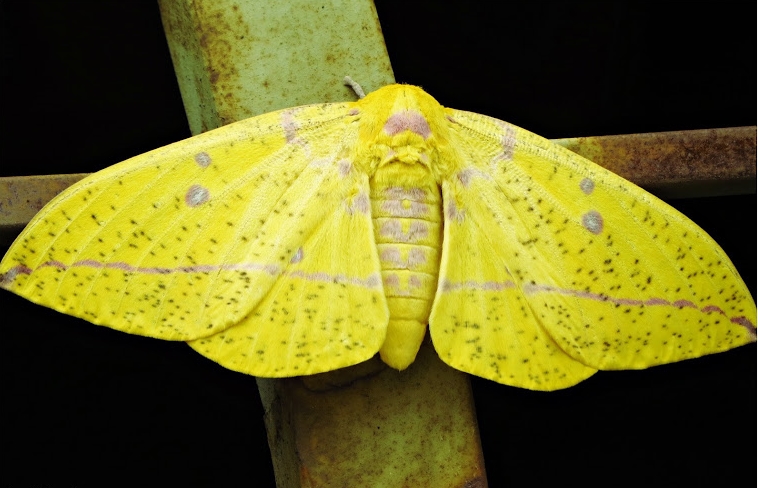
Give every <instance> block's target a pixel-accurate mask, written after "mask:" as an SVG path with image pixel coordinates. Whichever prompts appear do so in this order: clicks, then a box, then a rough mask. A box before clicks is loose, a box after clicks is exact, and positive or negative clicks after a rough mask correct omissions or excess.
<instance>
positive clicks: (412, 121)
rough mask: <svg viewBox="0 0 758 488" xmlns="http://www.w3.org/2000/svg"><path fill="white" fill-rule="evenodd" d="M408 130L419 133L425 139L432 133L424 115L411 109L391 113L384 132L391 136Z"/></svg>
mask: <svg viewBox="0 0 758 488" xmlns="http://www.w3.org/2000/svg"><path fill="white" fill-rule="evenodd" d="M406 130H409V131H411V132H413V133H414V134H418V135H420V136H421V137H423V138H424V139H426V138H428V137H429V136H430V135H432V129H430V128H429V124H428V123H427V121H426V119H425V118H424V116H423V115H421V114H420V113H418V112H413V111H411V110H403V111H402V112H398V113H396V114H392V115H390V118H389V119H387V123H386V124H384V132H386V133H387V134H388V135H390V136H394V135H396V134H400V133H401V132H405V131H406Z"/></svg>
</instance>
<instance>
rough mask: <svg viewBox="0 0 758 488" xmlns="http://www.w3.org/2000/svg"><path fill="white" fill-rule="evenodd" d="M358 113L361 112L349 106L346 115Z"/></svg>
mask: <svg viewBox="0 0 758 488" xmlns="http://www.w3.org/2000/svg"><path fill="white" fill-rule="evenodd" d="M359 113H361V111H360V110H358V109H357V108H351V109H350V111H349V112H348V113H347V114H348V115H358V114H359Z"/></svg>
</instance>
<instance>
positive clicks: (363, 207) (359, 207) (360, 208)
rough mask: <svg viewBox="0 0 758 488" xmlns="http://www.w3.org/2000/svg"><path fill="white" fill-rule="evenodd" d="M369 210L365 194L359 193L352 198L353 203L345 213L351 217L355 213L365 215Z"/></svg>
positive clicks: (369, 205) (369, 204) (369, 206)
mask: <svg viewBox="0 0 758 488" xmlns="http://www.w3.org/2000/svg"><path fill="white" fill-rule="evenodd" d="M370 208H371V203H370V201H369V198H368V195H366V194H365V193H359V194H358V195H356V196H355V198H353V202H352V203H351V204H350V206H349V207H348V209H347V212H348V213H349V214H350V215H353V214H355V213H356V212H359V213H364V214H367V213H368V212H369V209H370Z"/></svg>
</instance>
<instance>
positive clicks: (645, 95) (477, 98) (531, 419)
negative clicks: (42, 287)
mask: <svg viewBox="0 0 758 488" xmlns="http://www.w3.org/2000/svg"><path fill="white" fill-rule="evenodd" d="M0 5H1V8H2V12H1V17H0V20H1V21H2V26H1V27H2V29H1V30H0V35H2V39H0V41H1V44H2V63H3V66H2V69H1V71H2V90H1V91H0V93H2V97H3V103H2V117H0V120H2V124H3V126H2V135H3V141H2V144H0V161H2V166H1V167H0V174H2V175H3V176H5V175H23V174H45V173H75V172H91V171H96V170H98V169H101V168H103V167H105V166H108V165H110V164H113V163H115V162H118V161H120V160H123V159H126V158H128V157H131V156H133V155H136V154H139V153H141V152H145V151H147V150H150V149H153V148H155V147H158V146H161V145H164V144H167V143H170V142H173V141H176V140H179V139H182V138H185V137H187V136H188V135H189V132H188V129H187V124H186V120H185V119H184V111H183V107H182V105H181V100H180V97H179V93H178V88H177V85H176V81H175V79H174V77H173V70H172V65H171V60H170V58H169V54H168V49H167V46H166V42H165V39H164V37H163V32H162V27H161V23H160V18H159V13H158V7H157V4H156V3H154V2H152V1H98V2H94V1H93V2H83V1H68V2H62V1H61V2H58V1H41V0H34V1H21V0H19V1H4V2H2V4H0ZM377 10H378V12H379V17H380V21H381V23H382V28H383V31H384V34H385V37H386V42H387V46H388V50H389V53H390V57H391V59H392V63H393V67H394V70H395V75H396V78H397V80H398V81H399V82H405V83H411V84H417V85H421V86H423V87H424V88H425V89H426V90H427V91H428V92H430V93H431V94H433V95H434V96H435V97H436V98H437V99H438V100H439V101H440V102H441V103H442V104H443V105H447V106H451V107H455V108H460V109H465V110H470V111H474V112H480V113H485V114H488V115H491V116H494V117H498V118H501V119H504V120H508V121H509V122H512V123H515V124H517V125H520V126H522V127H524V128H527V129H529V130H532V131H534V132H536V133H539V134H541V135H543V136H546V137H571V136H580V135H603V134H616V133H634V132H653V131H664V130H683V129H700V128H713V127H729V126H741V125H755V123H756V75H755V70H756V48H755V45H756V43H755V37H756V36H755V20H754V19H755V15H756V12H755V5H754V4H749V3H742V2H735V3H732V2H709V3H698V2H686V3H685V2H682V3H665V2H653V3H636V2H635V3H631V2H629V3H628V2H598V3H594V2H573V3H569V2H566V3H563V2H560V3H551V2H492V4H491V5H490V4H488V3H487V2H473V1H469V2H412V1H405V2H386V1H378V2H377ZM671 203H672V204H673V205H675V206H676V207H677V208H679V209H680V210H681V211H683V212H684V213H685V214H687V215H688V216H690V217H691V218H692V219H693V220H695V221H696V222H697V223H698V224H699V225H701V226H702V227H703V228H705V229H706V230H707V231H708V232H709V233H710V234H711V235H712V236H713V237H714V238H715V239H716V240H717V241H718V242H719V243H720V244H721V245H722V246H723V247H724V249H725V250H726V252H727V253H728V254H729V255H730V257H731V258H732V259H733V261H734V263H735V265H736V266H737V268H738V269H739V270H740V272H741V274H742V276H743V278H744V279H745V280H746V282H747V283H748V286H749V287H750V289H751V291H752V293H753V295H754V296H755V284H756V272H755V270H756V238H755V235H756V212H755V209H756V204H755V196H754V195H748V196H739V197H728V198H704V199H693V200H677V201H673V202H671ZM0 323H2V330H3V336H2V341H0V348H2V361H3V374H2V383H0V388H1V389H2V390H1V391H2V397H3V403H2V404H3V409H2V433H1V436H2V439H3V445H4V447H5V449H4V450H5V454H4V457H3V465H4V467H3V469H2V470H0V484H2V486H71V487H74V486H76V487H81V486H115V485H130V484H133V483H137V482H145V483H149V484H157V483H158V482H163V483H164V484H166V485H169V486H189V485H203V486H229V485H231V484H232V483H243V484H244V485H246V486H273V484H274V482H273V472H272V469H271V461H270V455H269V452H268V447H267V444H266V435H265V431H264V428H263V420H262V415H263V412H262V409H261V404H260V400H259V398H258V393H257V388H256V385H255V380H254V379H253V378H251V377H246V376H244V375H241V374H238V373H233V372H231V371H227V370H225V369H223V368H222V367H220V366H218V365H216V364H215V363H213V362H211V361H208V360H207V359H205V358H203V357H201V356H199V355H198V354H196V353H194V352H193V351H192V350H190V349H189V348H188V347H187V346H186V345H184V344H181V343H179V344H176V343H166V342H161V341H156V340H152V339H145V338H141V337H136V336H129V335H126V334H122V333H119V332H115V331H112V330H109V329H106V328H102V327H95V326H92V325H90V324H88V323H86V322H84V321H81V320H78V319H74V318H71V317H68V316H64V315H61V314H58V313H56V312H53V311H50V310H48V309H45V308H43V307H39V306H36V305H33V304H31V303H28V302H26V301H25V300H23V299H21V298H18V297H16V296H15V295H12V294H10V293H0ZM472 383H473V387H474V394H475V398H476V404H477V414H478V418H479V423H480V429H481V438H482V443H483V447H484V453H485V462H486V467H487V471H488V476H489V479H490V485H491V486H493V487H495V486H506V484H507V486H528V485H534V486H541V485H546V484H548V483H561V484H565V483H578V484H582V485H584V486H605V485H614V486H641V485H643V486H645V485H653V486H656V485H663V484H664V483H665V484H668V485H671V486H684V485H689V486H713V485H720V486H730V485H736V484H745V485H748V486H754V485H755V468H756V434H755V432H756V348H755V346H753V345H751V346H747V347H743V348H740V349H737V350H734V351H730V352H728V353H724V354H719V355H714V356H709V357H705V358H701V359H697V360H691V361H686V362H684V363H679V364H673V365H668V366H662V367H657V368H653V369H650V370H646V371H638V372H611V373H603V372H601V373H598V374H597V375H595V376H594V377H593V378H590V379H589V380H588V381H586V382H584V383H582V384H580V385H578V386H577V387H574V388H571V389H569V390H564V391H560V392H555V393H536V392H530V391H524V390H519V389H516V388H510V387H506V386H502V385H497V384H495V383H492V382H489V381H486V380H480V379H477V378H473V379H472Z"/></svg>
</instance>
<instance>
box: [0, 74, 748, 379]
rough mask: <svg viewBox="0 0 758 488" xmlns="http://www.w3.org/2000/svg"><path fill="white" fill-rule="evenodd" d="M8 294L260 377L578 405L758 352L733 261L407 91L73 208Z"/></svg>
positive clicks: (12, 266)
mask: <svg viewBox="0 0 758 488" xmlns="http://www.w3.org/2000/svg"><path fill="white" fill-rule="evenodd" d="M0 277H1V278H0V285H1V286H2V287H3V288H6V289H8V290H10V291H12V292H14V293H17V294H19V295H21V296H24V297H26V298H28V299H29V300H32V301H34V302H36V303H39V304H41V305H45V306H48V307H51V308H53V309H56V310H58V311H60V312H63V313H67V314H70V315H74V316H77V317H81V318H83V319H86V320H88V321H90V322H93V323H95V324H99V325H106V326H108V327H112V328H115V329H118V330H122V331H124V332H128V333H132V334H140V335H145V336H150V337H157V338H160V339H167V340H181V341H187V342H188V343H189V345H190V346H191V347H192V348H193V349H195V350H196V351H197V352H199V353H201V354H203V355H205V356H207V357H209V358H211V359H213V360H214V361H217V362H218V363H220V364H221V365H223V366H225V367H227V368H230V369H233V370H236V371H241V372H244V373H247V374H251V375H256V376H266V377H285V376H296V375H306V374H313V373H318V372H323V371H329V370H333V369H337V368H341V367H345V366H349V365H353V364H356V363H359V362H361V361H364V360H367V359H369V358H371V357H372V356H374V355H375V354H376V353H377V352H379V353H380V355H381V357H382V359H383V360H384V361H385V362H386V363H387V364H389V365H390V366H392V367H394V368H396V369H400V370H402V369H404V368H406V367H408V366H409V365H410V364H411V363H412V362H413V360H414V358H415V356H416V353H417V351H418V349H419V347H420V345H421V342H422V341H423V339H424V337H425V334H426V329H427V325H428V328H429V333H430V336H431V340H432V342H433V343H434V347H435V349H436V351H437V353H438V354H439V356H440V358H441V359H442V360H443V361H445V362H446V363H448V364H449V365H450V366H452V367H454V368H457V369H460V370H462V371H466V372H469V373H472V374H475V375H479V376H482V377H484V378H488V379H491V380H494V381H497V382H499V383H503V384H507V385H513V386H518V387H523V388H530V389H535V390H555V389H559V388H565V387H569V386H572V385H574V384H576V383H578V382H580V381H582V380H584V379H586V378H588V377H589V376H591V375H592V374H593V373H594V372H595V371H597V370H599V369H602V370H613V369H640V368H645V367H648V366H653V365H657V364H662V363H669V362H673V361H679V360H683V359H687V358H693V357H698V356H702V355H704V354H709V353H714V352H719V351H725V350H727V349H730V348H733V347H737V346H740V345H743V344H746V343H748V342H751V341H755V337H756V329H755V323H756V308H755V303H754V302H753V299H752V297H751V295H750V293H749V291H748V290H747V288H746V286H745V284H744V283H743V281H742V280H741V279H740V277H739V275H738V273H737V271H736V270H735V269H734V267H733V266H732V264H731V262H730V261H729V258H728V257H727V256H726V255H725V254H724V252H723V251H722V250H721V248H720V247H719V246H718V245H717V244H716V243H715V242H714V241H713V240H712V239H711V238H710V237H709V236H708V235H707V234H706V233H705V232H704V231H703V230H702V229H700V228H699V227H698V226H697V225H695V224H694V223H693V222H691V221H690V220H689V219H687V218H686V217H685V216H683V215H682V214H680V213H679V212H677V211H676V210H674V209H672V208H671V207H669V206H668V205H666V204H665V203H663V202H661V201H660V200H658V199H657V198H655V197H653V196H652V195H650V194H648V193H647V192H645V191H644V190H642V189H640V188H638V187H636V186H635V185H633V184H631V183H629V182H628V181H626V180H624V179H622V178H621V177H619V176H617V175H615V174H613V173H611V172H609V171H607V170H605V169H603V168H601V167H599V166H597V165H595V164H594V163H592V162H590V161H588V160H586V159H584V158H582V157H580V156H578V155H576V154H574V153H572V152H570V151H568V150H566V149H564V148H562V147H559V146H556V145H555V144H552V143H551V142H549V141H547V140H546V139H543V138H541V137H539V136H536V135H534V134H532V133H530V132H527V131H525V130H523V129H520V128H518V127H515V126H513V125H510V124H508V123H506V122H502V121H500V120H496V119H493V118H490V117H486V116H484V115H478V114H474V113H470V112H464V111H460V110H453V109H449V108H444V107H442V106H441V105H439V104H438V103H437V101H436V100H434V99H433V98H432V97H431V96H429V95H428V94H426V93H425V92H424V91H423V90H421V89H420V88H417V87H413V86H407V85H391V86H387V87H384V88H382V89H380V90H377V91H376V92H373V93H371V94H369V95H368V96H366V97H365V98H362V99H361V100H359V101H357V102H349V103H330V104H321V105H311V106H304V107H298V108H292V109H287V110H281V111H278V112H272V113H269V114H265V115H261V116H259V117H254V118H251V119H248V120H245V121H242V122H238V123H235V124H231V125H228V126H225V127H223V128H220V129H217V130H214V131H210V132H208V133H205V134H202V135H200V136H197V137H193V138H191V139H187V140H185V141H181V142H178V143H175V144H172V145H169V146H166V147H164V148H161V149H157V150H155V151H152V152H149V153H147V154H143V155H141V156H137V157H135V158H132V159H130V160H127V161H124V162H122V163H119V164H116V165H114V166H112V167H110V168H107V169H105V170H103V171H100V172H98V173H95V174H93V175H91V176H90V177H88V178H86V179H85V180H82V181H81V182H80V183H78V184H76V185H74V186H72V187H71V188H69V189H68V190H67V191H65V192H63V193H62V194H61V195H59V196H58V197H57V198H55V199H54V200H53V201H52V202H50V203H49V204H48V205H47V206H46V207H45V208H43V209H42V211H41V212H40V213H39V214H38V215H37V216H36V217H35V218H34V219H33V220H32V222H30V224H29V225H28V226H27V228H26V229H25V230H24V231H23V233H22V234H21V235H20V236H19V237H18V238H17V239H16V241H15V242H14V244H13V245H12V246H11V248H10V250H9V251H8V253H7V254H6V256H5V258H4V259H3V261H2V263H1V264H0Z"/></svg>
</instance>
